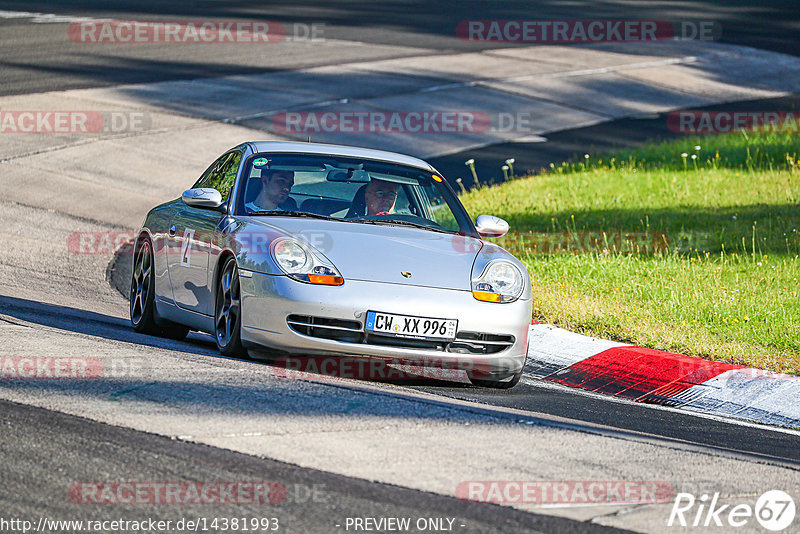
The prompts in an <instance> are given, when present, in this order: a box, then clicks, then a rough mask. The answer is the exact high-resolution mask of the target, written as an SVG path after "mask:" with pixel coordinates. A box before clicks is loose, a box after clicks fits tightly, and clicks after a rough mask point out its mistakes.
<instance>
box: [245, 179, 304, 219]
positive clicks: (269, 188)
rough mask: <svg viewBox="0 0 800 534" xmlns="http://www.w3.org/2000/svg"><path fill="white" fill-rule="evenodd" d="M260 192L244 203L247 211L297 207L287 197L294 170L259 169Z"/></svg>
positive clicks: (287, 209)
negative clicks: (253, 198) (250, 200)
mask: <svg viewBox="0 0 800 534" xmlns="http://www.w3.org/2000/svg"><path fill="white" fill-rule="evenodd" d="M261 184H262V187H261V192H260V193H259V194H258V196H257V197H256V198H255V200H253V201H252V202H248V203H247V204H245V207H246V208H247V209H248V211H270V210H276V209H281V210H286V211H292V210H296V209H297V203H296V202H295V201H294V199H293V198H290V197H289V193H291V191H292V186H294V171H281V170H263V171H261Z"/></svg>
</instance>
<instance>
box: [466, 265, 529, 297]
mask: <svg viewBox="0 0 800 534" xmlns="http://www.w3.org/2000/svg"><path fill="white" fill-rule="evenodd" d="M524 287H525V279H524V278H523V276H522V273H521V272H519V269H517V267H516V266H515V265H514V264H512V263H511V262H508V261H504V260H494V261H492V262H490V263H489V264H488V265H487V266H486V268H484V269H483V272H482V273H481V275H480V276H479V277H478V278H475V279H474V280H472V296H473V297H475V298H476V299H478V300H483V301H486V302H514V301H515V300H517V299H518V298H519V297H520V295H521V294H522V290H523V289H524Z"/></svg>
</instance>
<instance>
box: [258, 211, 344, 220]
mask: <svg viewBox="0 0 800 534" xmlns="http://www.w3.org/2000/svg"><path fill="white" fill-rule="evenodd" d="M247 215H248V216H250V215H280V216H282V217H308V218H309V219H323V220H326V221H341V220H342V219H337V218H336V217H330V216H328V215H320V214H318V213H309V212H307V211H286V210H269V211H267V210H265V211H251V212H250V213H248V214H247Z"/></svg>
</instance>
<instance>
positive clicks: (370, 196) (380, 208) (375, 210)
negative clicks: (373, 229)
mask: <svg viewBox="0 0 800 534" xmlns="http://www.w3.org/2000/svg"><path fill="white" fill-rule="evenodd" d="M399 187H400V184H397V183H394V182H386V181H384V180H378V179H372V180H370V182H369V183H368V184H367V188H366V189H365V190H364V202H365V204H366V206H367V215H387V214H389V213H391V212H392V211H393V210H394V205H395V202H397V189H398V188H399Z"/></svg>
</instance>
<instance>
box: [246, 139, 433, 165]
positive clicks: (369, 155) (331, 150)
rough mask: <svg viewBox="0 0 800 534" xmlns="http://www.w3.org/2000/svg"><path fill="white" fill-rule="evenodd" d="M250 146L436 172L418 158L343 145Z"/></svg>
mask: <svg viewBox="0 0 800 534" xmlns="http://www.w3.org/2000/svg"><path fill="white" fill-rule="evenodd" d="M249 144H250V146H251V147H252V149H253V150H254V151H255V152H257V153H258V152H298V153H306V154H324V155H334V156H346V157H354V158H365V159H376V160H381V161H389V162H392V163H400V164H402V165H411V166H413V167H419V168H422V169H427V170H430V171H434V172H438V171H436V169H434V168H433V166H432V165H431V164H430V163H428V162H426V161H423V160H421V159H419V158H415V157H412V156H406V155H405V154H398V153H396V152H388V151H386V150H376V149H373V148H361V147H355V146H345V145H326V144H322V143H303V142H296V141H251V142H250V143H249Z"/></svg>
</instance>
